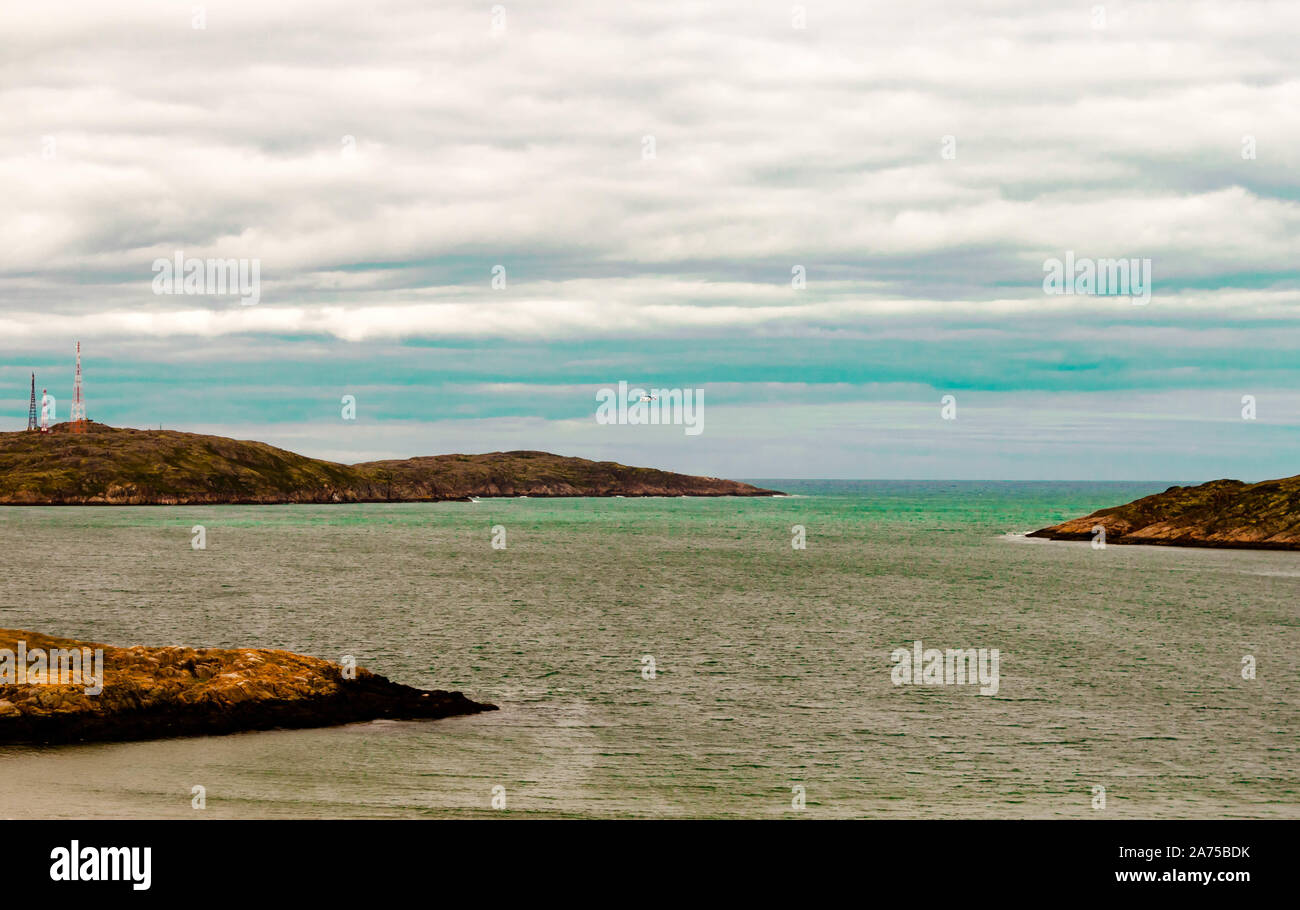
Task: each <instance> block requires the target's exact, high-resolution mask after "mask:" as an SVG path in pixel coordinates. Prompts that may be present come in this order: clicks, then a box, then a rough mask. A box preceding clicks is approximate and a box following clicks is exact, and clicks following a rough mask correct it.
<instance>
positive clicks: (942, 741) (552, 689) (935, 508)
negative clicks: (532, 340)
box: [0, 481, 1300, 818]
mask: <svg viewBox="0 0 1300 910" xmlns="http://www.w3.org/2000/svg"><path fill="white" fill-rule="evenodd" d="M768 483H769V485H774V486H779V487H780V488H781V489H785V490H788V491H790V492H792V493H794V494H796V495H793V496H791V497H789V498H782V499H768V500H747V499H715V500H708V499H576V500H541V499H509V500H485V501H483V502H480V503H439V504H394V505H349V506H285V507H233V506H231V507H201V508H183V507H178V508H60V509H40V508H20V509H14V508H10V509H3V510H0V567H2V571H0V591H2V592H3V593H2V595H0V626H2V627H16V628H20V629H31V630H37V631H41V632H46V633H50V634H57V635H66V636H71V637H74V638H83V639H90V640H96V641H102V642H107V643H110V644H116V645H130V644H138V643H144V644H153V645H163V644H187V645H196V646H223V647H234V646H261V647H277V648H288V649H291V650H295V651H301V652H306V653H310V654H315V655H319V656H322V657H327V658H331V659H335V660H337V659H339V658H340V657H341V656H343V655H349V654H350V655H356V656H357V658H358V659H359V662H360V663H361V664H362V665H364V666H368V667H370V668H371V669H373V670H375V671H377V672H380V673H383V674H384V675H387V676H389V677H390V678H392V679H394V680H398V681H400V682H405V683H410V684H413V685H418V686H422V687H426V688H454V689H461V690H463V691H465V692H466V694H468V695H470V696H471V697H473V698H477V699H479V700H484V701H491V702H494V703H496V704H498V705H500V706H501V709H502V710H500V711H499V712H494V713H490V714H484V715H479V716H475V717H467V718H454V719H449V720H443V721H434V722H408V723H397V722H377V723H371V724H357V725H351V726H347V727H338V728H329V729H318V730H302V731H273V732H265V733H249V734H241V735H236V736H225V737H211V738H190V739H174V740H166V741H158V742H146V743H122V744H109V745H84V746H62V747H47V748H33V747H0V817H11V818H12V817H29V816H36V817H66V816H73V817H90V816H129V817H160V816H179V817H186V816H190V817H194V816H198V817H208V818H213V817H308V816H329V817H353V816H363V817H386V816H431V817H435V816H477V815H493V814H496V812H497V810H494V809H492V808H491V800H492V790H493V788H494V787H497V786H502V787H505V792H506V799H507V806H508V809H507V811H508V813H510V814H514V815H525V816H529V815H531V816H772V817H776V816H782V815H789V814H794V811H793V810H792V809H791V799H792V788H793V787H795V786H802V787H804V788H805V789H806V794H807V797H806V798H807V808H806V809H805V810H803V814H805V815H808V816H871V817H878V816H895V817H925V816H958V817H980V816H998V817H1021V816H1061V817H1070V816H1073V817H1096V816H1098V815H1101V814H1105V815H1108V816H1146V817H1155V816H1180V817H1181V816H1189V817H1201V816H1205V817H1222V816H1296V815H1300V811H1298V810H1297V802H1298V801H1297V790H1298V787H1300V785H1298V784H1297V776H1298V775H1297V766H1298V764H1300V762H1298V761H1297V753H1298V751H1300V750H1298V749H1297V742H1298V734H1297V719H1298V714H1300V712H1298V710H1297V705H1298V704H1300V657H1298V656H1297V655H1300V628H1298V625H1300V624H1298V620H1297V611H1298V610H1300V608H1298V607H1297V603H1298V597H1297V595H1298V594H1300V553H1274V552H1253V551H1243V550H1238V551H1228V550H1195V549H1164V548H1156V547H1119V546H1111V547H1108V548H1106V549H1105V550H1094V549H1092V548H1091V547H1090V546H1089V545H1088V544H1086V543H1083V544H1074V543H1051V542H1039V541H1028V540H1025V539H1024V538H1023V537H1019V536H1017V534H1018V533H1022V532H1024V531H1028V530H1032V529H1033V528H1036V527H1041V526H1043V525H1046V524H1051V523H1053V522H1055V521H1058V520H1061V519H1063V518H1066V517H1072V516H1075V515H1079V514H1084V513H1086V512H1088V511H1091V510H1092V509H1095V508H1098V507H1101V506H1104V505H1113V504H1118V503H1121V502H1126V501H1128V500H1130V499H1132V498H1135V497H1137V496H1140V495H1145V494H1147V493H1151V492H1155V491H1157V490H1159V489H1162V488H1163V487H1164V486H1165V485H1163V484H980V483H893V482H889V483H886V482H861V483H845V482H836V483H830V482H807V481H805V482H794V481H786V482H780V481H771V482H768ZM198 524H201V525H204V526H205V527H206V529H207V549H206V550H205V551H195V550H192V549H191V546H190V539H191V528H192V526H194V525H198ZM796 524H800V525H803V526H805V528H806V529H807V541H808V544H807V549H806V550H803V551H797V550H794V549H792V548H791V545H790V543H791V527H792V526H793V525H796ZM493 525H502V526H504V527H505V529H506V535H507V548H506V549H504V550H494V549H492V547H491V530H490V529H491V527H492V526H493ZM916 639H921V640H923V641H924V642H925V645H926V647H939V648H949V647H953V648H956V647H961V648H998V649H999V651H1000V655H1001V682H1000V690H999V692H998V693H997V695H995V696H992V697H985V696H981V695H979V694H978V692H977V691H976V688H975V687H970V686H931V687H921V686H915V687H912V686H900V687H895V686H894V685H893V684H892V682H891V678H890V670H891V668H892V666H893V664H892V663H891V661H890V652H891V651H892V650H893V649H895V648H898V647H910V645H911V642H913V641H914V640H916ZM1245 655H1253V656H1254V657H1255V658H1256V660H1257V662H1258V678H1257V679H1255V680H1244V679H1242V678H1241V672H1240V670H1241V660H1242V657H1243V656H1245ZM643 657H653V659H654V661H655V665H656V669H657V673H656V676H655V678H654V679H646V678H644V677H643V674H642V668H643V663H642V658H643ZM196 785H202V786H203V787H205V788H206V790H207V800H208V802H207V809H206V810H205V811H204V812H201V813H200V812H196V811H195V810H193V809H192V808H191V805H190V801H191V788H192V787H194V786H196ZM1094 786H1104V787H1105V788H1106V798H1107V804H1106V808H1105V810H1101V811H1098V810H1094V809H1093V808H1092V788H1093V787H1094Z"/></svg>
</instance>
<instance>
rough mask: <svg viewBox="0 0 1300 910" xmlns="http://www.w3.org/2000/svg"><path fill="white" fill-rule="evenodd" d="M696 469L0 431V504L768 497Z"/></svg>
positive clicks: (546, 457) (188, 437) (186, 436)
mask: <svg viewBox="0 0 1300 910" xmlns="http://www.w3.org/2000/svg"><path fill="white" fill-rule="evenodd" d="M771 495H775V493H774V491H772V490H762V489H759V488H758V487H754V486H751V485H749V484H746V483H738V482H737V481H734V480H721V479H719V478H716V477H693V476H690V475H687V474H674V473H671V472H669V471H657V470H654V469H652V468H634V467H629V466H627V465H621V464H617V463H615V462H612V461H588V460H586V459H585V458H569V457H565V456H561V455H552V454H550V453H547V452H492V453H489V454H485V455H437V456H433V457H427V458H410V459H406V460H404V461H373V462H366V463H363V464H355V465H342V464H336V463H334V462H329V461H320V460H318V459H315V458H307V457H306V456H303V455H296V454H294V453H293V452H288V451H285V450H284V449H277V448H275V447H274V446H269V445H267V444H266V443H262V442H245V441H241V440H235V439H227V438H225V437H223V436H203V435H200V434H197V433H179V432H176V431H172V430H130V429H119V428H115V427H109V426H105V425H104V424H98V423H91V424H90V425H89V427H88V429H87V432H85V433H79V434H74V433H72V432H71V431H70V427H69V425H68V424H59V425H57V426H55V427H54V429H53V430H52V431H51V432H50V433H28V432H19V433H0V505H219V504H268V505H269V504H278V503H342V502H437V501H442V500H467V499H470V498H472V497H476V496H539V497H541V496H771Z"/></svg>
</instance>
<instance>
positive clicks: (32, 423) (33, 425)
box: [27, 373, 40, 433]
mask: <svg viewBox="0 0 1300 910" xmlns="http://www.w3.org/2000/svg"><path fill="white" fill-rule="evenodd" d="M39 429H40V424H38V423H37V422H36V374H35V373H33V374H32V403H31V404H30V405H28V406H27V431H28V432H29V433H30V432H32V431H34V430H39Z"/></svg>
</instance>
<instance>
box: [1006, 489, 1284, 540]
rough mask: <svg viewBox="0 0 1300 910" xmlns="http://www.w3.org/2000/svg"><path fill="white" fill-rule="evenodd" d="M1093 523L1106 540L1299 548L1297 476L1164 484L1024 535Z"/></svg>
mask: <svg viewBox="0 0 1300 910" xmlns="http://www.w3.org/2000/svg"><path fill="white" fill-rule="evenodd" d="M1098 526H1100V527H1103V528H1105V529H1106V543H1108V544H1112V543H1115V544H1155V545H1159V546H1171V547H1228V548H1234V549H1253V550H1300V476H1296V477H1284V478H1282V479H1280V480H1264V481H1260V482H1259V483H1243V482H1241V481H1240V480H1213V481H1210V482H1209V483H1203V484H1200V485H1198V486H1191V487H1170V488H1169V489H1167V490H1165V491H1164V492H1163V493H1156V494H1154V495H1152V496H1146V497H1143V498H1142V499H1138V500H1134V501H1133V502H1130V503H1127V504H1126V505H1122V506H1114V507H1112V508H1108V509H1099V510H1098V511H1096V512H1093V513H1092V514H1091V515H1085V516H1083V517H1082V518H1072V519H1070V520H1069V521H1065V522H1062V523H1061V524H1057V525H1052V526H1051V527H1050V528H1043V529H1041V530H1038V531H1034V532H1033V533H1032V534H1030V535H1029V536H1030V537H1046V538H1049V539H1051V540H1091V539H1092V538H1093V537H1094V535H1095V531H1094V528H1096V527H1098Z"/></svg>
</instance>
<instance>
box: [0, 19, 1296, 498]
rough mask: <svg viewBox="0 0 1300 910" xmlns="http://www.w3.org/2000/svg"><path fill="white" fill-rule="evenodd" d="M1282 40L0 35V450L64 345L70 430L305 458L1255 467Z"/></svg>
mask: <svg viewBox="0 0 1300 910" xmlns="http://www.w3.org/2000/svg"><path fill="white" fill-rule="evenodd" d="M196 26H201V27H196ZM1298 33H1300V4H1296V3H1295V2H1293V0H1288V2H1217V3H1197V2H1169V3H1106V4H1105V5H1104V7H1101V6H1099V5H1095V4H1092V3H1088V2H1077V3H1074V2H1051V0H1047V2H1044V0H1005V2H993V0H963V2H960V3H958V2H955V0H950V2H947V3H931V2H924V0H913V2H909V3H905V4H884V3H864V2H861V0H856V2H824V0H811V2H808V3H806V4H804V5H803V6H802V7H798V6H792V4H790V3H788V2H762V0H759V2H736V3H730V2H711V3H676V2H670V0H656V2H645V3H635V2H620V3H605V2H600V3H597V2H586V0H564V2H553V3H552V2H509V0H507V2H505V3H504V4H502V5H501V6H496V7H494V5H493V4H491V3H487V2H482V3H480V2H474V3H462V2H454V0H448V2H439V3H436V4H433V3H429V2H427V0H409V2H408V0H388V2H385V0H371V2H366V3H356V2H355V0H349V2H345V3H341V2H331V0H310V2H295V0H277V2H274V3H267V2H265V0H257V2H245V0H212V2H209V3H207V4H206V5H204V6H203V7H201V8H200V7H198V6H197V5H196V4H195V3H194V2H193V0H185V2H164V0H117V2H113V3H104V2H102V0H84V2H77V0H48V2H44V3H40V4H4V5H0V125H2V126H0V199H3V206H4V209H3V211H4V215H5V217H3V218H0V384H2V385H0V387H2V388H3V389H4V393H3V395H2V396H0V400H3V401H4V402H8V404H7V405H5V407H4V409H3V413H0V429H2V430H14V429H21V428H22V427H24V426H25V425H26V423H25V419H26V404H27V392H28V381H29V379H28V377H29V374H30V373H31V372H32V371H33V370H34V371H35V372H36V373H37V383H38V391H39V387H41V386H48V387H49V388H50V392H51V393H52V394H53V395H54V396H55V397H56V398H57V399H58V401H59V406H58V407H59V412H58V417H59V419H63V418H65V417H66V416H67V405H68V403H70V401H71V397H72V359H73V346H74V343H75V342H76V341H77V340H80V341H81V342H82V344H83V350H84V356H85V371H86V391H87V398H88V410H89V415H90V416H91V417H92V418H93V419H97V420H102V421H105V422H108V423H112V424H115V425H125V426H137V427H144V426H151V425H152V426H157V425H160V424H161V425H163V426H165V427H167V428H175V429H192V430H197V431H203V432H216V433H222V434H227V435H234V436H239V437H242V438H256V439H263V440H266V441H269V442H273V443H276V444H279V445H283V446H286V447H288V448H292V449H295V450H297V451H301V452H305V453H307V454H311V455H316V456H320V457H325V458H331V459H335V460H339V461H345V462H351V461H359V460H366V459H371V458H379V457H399V456H400V457H405V456H410V455H417V454H432V453H438V452H449V451H468V452H479V451H493V450H499V449H517V448H532V449H547V450H551V451H557V452H561V453H564V454H573V455H582V456H586V457H592V458H602V459H604V458H608V459H614V460H619V461H623V462H627V463H633V464H648V465H655V466H661V467H667V468H672V469H676V470H683V471H690V472H695V473H705V474H713V475H726V476H732V477H869V478H872V477H896V478H1011V479H1018V478H1026V479H1038V478H1041V479H1058V478H1060V479H1158V480H1203V479H1209V478H1211V477H1218V476H1232V477H1240V478H1242V479H1262V478H1264V477H1270V476H1280V475H1290V474H1295V473H1297V472H1300V459H1298V458H1297V457H1296V455H1297V442H1300V355H1297V351H1300V323H1298V322H1297V313H1298V310H1297V306H1298V305H1300V259H1298V257H1297V254H1298V253H1300V243H1298V242H1297V241H1298V238H1300V180H1298V178H1297V175H1298V174H1300V64H1298V63H1297V62H1296V54H1295V35H1296V34H1298ZM178 251H179V252H181V253H183V255H184V256H186V257H197V258H205V259H206V258H220V259H248V260H256V261H257V263H258V266H259V269H260V288H259V292H260V296H259V300H258V302H257V303H256V305H251V306H245V305H242V304H241V302H240V300H239V298H238V297H236V296H232V295H230V294H225V295H221V294H212V293H206V294H170V295H168V294H156V293H154V290H155V287H154V278H155V271H154V262H155V260H158V259H168V260H170V259H172V258H173V257H174V256H175V255H176V254H177V252H178ZM1067 252H1069V253H1070V254H1072V255H1073V256H1074V257H1076V258H1078V259H1087V258H1092V259H1101V258H1118V257H1123V258H1136V259H1139V260H1148V259H1149V260H1150V263H1151V272H1152V295H1151V298H1150V301H1149V302H1148V303H1146V304H1145V305H1140V304H1135V303H1134V302H1133V300H1132V299H1131V298H1130V297H1127V296H1122V295H1116V294H1095V293H1093V294H1076V295H1055V294H1047V293H1045V292H1044V287H1043V281H1044V263H1045V262H1046V261H1048V260H1050V259H1052V258H1061V259H1063V258H1064V257H1065V255H1066V253H1067ZM498 266H500V267H501V268H499V269H498V268H497V267H498ZM494 270H495V273H496V274H498V275H502V274H503V275H504V286H499V285H501V284H502V282H501V281H498V282H497V285H498V286H494V284H493V276H494ZM797 273H801V274H802V275H803V276H805V278H806V281H805V283H804V286H802V287H798V286H796V285H797V284H799V282H798V281H796V280H795V278H796V277H797ZM620 380H626V381H628V382H629V383H631V384H633V385H639V386H644V387H647V388H650V387H655V388H665V389H668V388H682V389H703V390H704V396H705V398H704V400H705V430H704V432H703V433H701V434H699V435H687V434H685V433H684V432H682V428H681V427H641V426H605V425H598V424H597V423H596V421H595V419H594V414H595V395H596V391H597V390H598V389H600V388H602V387H605V386H615V385H617V383H618V382H619V381H620ZM345 395H353V396H355V398H356V402H357V407H356V411H357V414H356V420H355V421H347V420H344V419H342V414H341V399H342V397H343V396H345ZM945 395H952V396H954V399H955V402H956V419H954V420H944V419H943V418H942V415H941V407H940V402H941V399H942V398H943V396H945ZM1246 395H1250V396H1254V400H1255V403H1256V404H1255V408H1256V419H1254V420H1244V419H1243V417H1242V410H1243V404H1242V398H1243V396H1246Z"/></svg>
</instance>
